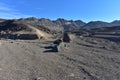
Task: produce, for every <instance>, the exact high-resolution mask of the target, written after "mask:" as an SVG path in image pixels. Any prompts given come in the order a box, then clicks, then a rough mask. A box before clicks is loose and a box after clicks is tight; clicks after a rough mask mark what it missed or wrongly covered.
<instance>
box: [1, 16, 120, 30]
mask: <svg viewBox="0 0 120 80" xmlns="http://www.w3.org/2000/svg"><path fill="white" fill-rule="evenodd" d="M3 21H5V19H0V22H3ZM15 21H22V22H25V23H28V24H31V25H33V26H44V27H45V28H48V29H50V30H52V31H57V32H59V31H63V30H78V29H93V28H102V27H113V26H120V20H115V21H113V22H111V23H108V22H103V21H91V22H88V23H85V22H83V21H81V20H75V21H74V20H65V19H62V18H59V19H57V20H50V19H46V18H41V19H37V18H35V17H29V18H21V19H15Z"/></svg>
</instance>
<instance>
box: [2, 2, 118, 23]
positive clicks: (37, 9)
mask: <svg viewBox="0 0 120 80" xmlns="http://www.w3.org/2000/svg"><path fill="white" fill-rule="evenodd" d="M26 17H37V18H48V19H52V20H56V19H57V18H64V19H68V20H82V21H84V22H89V21H98V20H99V21H106V22H111V21H113V20H120V0H0V18H5V19H13V18H14V19H16V18H26Z"/></svg>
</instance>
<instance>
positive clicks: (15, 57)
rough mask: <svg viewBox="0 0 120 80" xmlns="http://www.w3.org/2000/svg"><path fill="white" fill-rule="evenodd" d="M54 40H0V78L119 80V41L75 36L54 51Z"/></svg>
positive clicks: (10, 79)
mask: <svg viewBox="0 0 120 80" xmlns="http://www.w3.org/2000/svg"><path fill="white" fill-rule="evenodd" d="M53 41H54V40H10V39H7V40H0V80H120V50H119V49H120V46H119V43H118V42H114V41H110V40H107V39H104V38H99V37H96V36H95V37H85V38H79V37H76V38H74V39H73V40H72V41H71V42H70V43H67V47H65V46H64V44H61V46H60V49H61V50H60V51H59V52H53V51H49V49H48V48H47V47H49V46H52V45H54V44H53Z"/></svg>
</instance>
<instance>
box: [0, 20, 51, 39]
mask: <svg viewBox="0 0 120 80" xmlns="http://www.w3.org/2000/svg"><path fill="white" fill-rule="evenodd" d="M52 34H53V32H52V31H51V30H50V29H48V28H46V27H44V26H40V25H31V24H29V23H26V22H24V21H20V20H5V21H3V22H0V38H9V39H38V38H39V39H40V38H44V39H47V38H52V37H53V36H52Z"/></svg>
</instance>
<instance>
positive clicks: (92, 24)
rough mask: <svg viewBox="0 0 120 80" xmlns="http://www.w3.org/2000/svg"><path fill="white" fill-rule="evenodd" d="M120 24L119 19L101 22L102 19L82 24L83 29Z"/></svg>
mask: <svg viewBox="0 0 120 80" xmlns="http://www.w3.org/2000/svg"><path fill="white" fill-rule="evenodd" d="M113 26H120V20H115V21H113V22H111V23H108V22H103V21H91V22H89V23H87V24H86V25H84V26H83V27H82V28H83V29H92V28H102V27H113Z"/></svg>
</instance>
